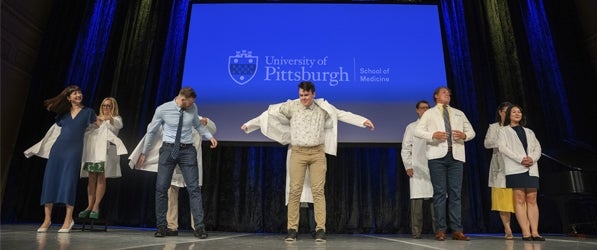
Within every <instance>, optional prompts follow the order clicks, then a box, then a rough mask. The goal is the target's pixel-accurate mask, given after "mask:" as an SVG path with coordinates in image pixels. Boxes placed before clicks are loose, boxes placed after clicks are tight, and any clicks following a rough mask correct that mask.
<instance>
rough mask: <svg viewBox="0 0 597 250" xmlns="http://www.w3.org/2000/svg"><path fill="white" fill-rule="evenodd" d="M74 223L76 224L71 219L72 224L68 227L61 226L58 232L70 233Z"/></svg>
mask: <svg viewBox="0 0 597 250" xmlns="http://www.w3.org/2000/svg"><path fill="white" fill-rule="evenodd" d="M74 225H75V221H74V220H71V221H70V226H68V228H60V230H58V232H59V233H70V230H71V229H72V228H73V226H74Z"/></svg>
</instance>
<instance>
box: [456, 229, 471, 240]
mask: <svg viewBox="0 0 597 250" xmlns="http://www.w3.org/2000/svg"><path fill="white" fill-rule="evenodd" d="M452 239H453V240H466V241H469V240H471V238H469V237H468V236H466V235H464V234H463V233H462V232H461V231H456V232H453V233H452Z"/></svg>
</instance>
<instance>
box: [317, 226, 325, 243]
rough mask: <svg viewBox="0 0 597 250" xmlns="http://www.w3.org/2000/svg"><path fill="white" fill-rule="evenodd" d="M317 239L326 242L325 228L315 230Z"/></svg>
mask: <svg viewBox="0 0 597 250" xmlns="http://www.w3.org/2000/svg"><path fill="white" fill-rule="evenodd" d="M315 241H317V242H325V230H323V229H319V230H317V232H315Z"/></svg>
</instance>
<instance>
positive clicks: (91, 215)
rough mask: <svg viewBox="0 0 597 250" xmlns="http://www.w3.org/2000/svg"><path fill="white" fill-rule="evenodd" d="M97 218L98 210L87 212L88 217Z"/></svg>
mask: <svg viewBox="0 0 597 250" xmlns="http://www.w3.org/2000/svg"><path fill="white" fill-rule="evenodd" d="M98 218H99V211H97V212H96V211H91V212H90V213H89V219H94V220H97V219H98Z"/></svg>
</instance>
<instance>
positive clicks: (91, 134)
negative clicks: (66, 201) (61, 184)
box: [24, 123, 128, 178]
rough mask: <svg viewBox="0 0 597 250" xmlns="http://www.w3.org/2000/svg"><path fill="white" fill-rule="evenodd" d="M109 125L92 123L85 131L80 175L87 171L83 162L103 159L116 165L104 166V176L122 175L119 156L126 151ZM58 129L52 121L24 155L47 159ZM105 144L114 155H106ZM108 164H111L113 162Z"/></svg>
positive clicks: (58, 132)
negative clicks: (42, 136) (42, 135)
mask: <svg viewBox="0 0 597 250" xmlns="http://www.w3.org/2000/svg"><path fill="white" fill-rule="evenodd" d="M110 126H111V125H110ZM110 126H108V125H105V123H102V125H101V126H100V127H99V128H95V125H94V124H92V125H90V128H88V129H87V131H86V132H85V137H84V141H83V157H82V162H81V177H87V171H82V166H83V164H85V162H100V161H104V162H106V166H108V165H107V164H108V162H107V161H108V160H110V161H116V162H117V163H116V164H117V165H112V166H117V167H114V168H112V167H106V172H105V175H106V178H117V177H121V176H122V174H121V173H120V158H119V156H120V155H125V154H127V153H128V152H127V150H126V147H125V146H124V143H122V140H120V138H118V137H117V136H116V134H114V131H113V130H111V129H110ZM60 131H62V128H61V127H59V126H58V125H56V124H55V123H54V125H52V126H51V127H50V129H48V132H46V135H45V136H44V138H42V140H41V141H39V142H38V143H36V144H35V145H33V146H31V147H30V148H28V149H27V150H25V152H24V154H25V157H27V158H29V157H31V156H33V155H36V156H39V157H41V158H45V159H48V157H49V156H50V150H51V149H52V146H53V145H54V142H56V138H58V136H59V135H60ZM106 145H111V146H112V148H111V150H110V152H112V153H115V154H114V155H112V156H109V155H108V151H107V150H106V147H107V146H106ZM114 151H115V152H114ZM110 164H113V162H111V163H110Z"/></svg>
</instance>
